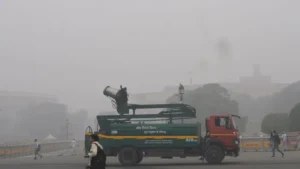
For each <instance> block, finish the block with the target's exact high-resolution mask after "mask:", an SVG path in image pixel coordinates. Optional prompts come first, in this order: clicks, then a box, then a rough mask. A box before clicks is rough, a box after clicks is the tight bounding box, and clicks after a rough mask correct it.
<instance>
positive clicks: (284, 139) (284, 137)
mask: <svg viewBox="0 0 300 169" xmlns="http://www.w3.org/2000/svg"><path fill="white" fill-rule="evenodd" d="M281 136H282V143H283V144H282V151H283V152H284V151H287V147H288V139H287V135H286V133H285V132H284V131H282V135H281Z"/></svg>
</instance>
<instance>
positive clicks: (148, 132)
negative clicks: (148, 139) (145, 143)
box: [144, 130, 167, 134]
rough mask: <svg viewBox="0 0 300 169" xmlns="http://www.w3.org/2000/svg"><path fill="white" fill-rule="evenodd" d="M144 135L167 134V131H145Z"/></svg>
mask: <svg viewBox="0 0 300 169" xmlns="http://www.w3.org/2000/svg"><path fill="white" fill-rule="evenodd" d="M144 134H167V131H163V130H150V131H149V130H145V131H144Z"/></svg>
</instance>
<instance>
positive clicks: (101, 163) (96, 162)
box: [91, 144, 106, 169]
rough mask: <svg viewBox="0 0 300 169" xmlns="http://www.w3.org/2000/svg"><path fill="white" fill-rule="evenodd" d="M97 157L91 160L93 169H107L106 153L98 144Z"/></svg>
mask: <svg viewBox="0 0 300 169" xmlns="http://www.w3.org/2000/svg"><path fill="white" fill-rule="evenodd" d="M96 146H97V155H96V156H95V157H92V158H91V169H105V166H106V155H105V152H104V151H103V150H102V149H101V148H100V147H99V146H98V145H97V144H96Z"/></svg>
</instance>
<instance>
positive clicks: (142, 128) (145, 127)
mask: <svg viewBox="0 0 300 169" xmlns="http://www.w3.org/2000/svg"><path fill="white" fill-rule="evenodd" d="M135 129H137V130H156V127H155V126H136V128H135Z"/></svg>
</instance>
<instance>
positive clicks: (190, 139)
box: [185, 138, 198, 143]
mask: <svg viewBox="0 0 300 169" xmlns="http://www.w3.org/2000/svg"><path fill="white" fill-rule="evenodd" d="M185 142H189V143H190V142H198V140H197V139H194V138H186V139H185Z"/></svg>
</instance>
